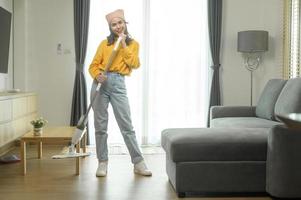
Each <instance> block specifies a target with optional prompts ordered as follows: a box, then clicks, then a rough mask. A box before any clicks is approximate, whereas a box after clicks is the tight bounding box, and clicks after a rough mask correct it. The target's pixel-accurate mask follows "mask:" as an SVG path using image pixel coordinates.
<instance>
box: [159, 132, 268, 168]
mask: <svg viewBox="0 0 301 200" xmlns="http://www.w3.org/2000/svg"><path fill="white" fill-rule="evenodd" d="M268 131H269V129H268V128H227V129H225V128H176V129H165V130H163V131H162V138H161V143H162V147H163V148H164V150H165V152H166V154H167V156H168V158H169V159H171V160H172V161H173V162H190V161H191V162H193V161H266V154H267V135H268Z"/></svg>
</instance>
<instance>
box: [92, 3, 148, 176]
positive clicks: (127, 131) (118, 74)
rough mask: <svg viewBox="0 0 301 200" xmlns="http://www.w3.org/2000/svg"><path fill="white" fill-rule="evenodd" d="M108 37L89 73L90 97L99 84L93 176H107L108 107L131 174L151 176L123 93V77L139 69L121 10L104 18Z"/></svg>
mask: <svg viewBox="0 0 301 200" xmlns="http://www.w3.org/2000/svg"><path fill="white" fill-rule="evenodd" d="M106 19H107V21H108V24H109V28H110V35H109V36H108V37H107V39H105V40H103V41H102V42H101V43H100V45H99V47H98V49H97V52H96V55H95V56H94V59H93V61H92V63H91V65H90V68H89V72H90V74H91V76H92V78H93V79H94V82H93V85H92V89H91V95H92V96H93V95H94V94H95V92H96V86H97V84H98V83H101V84H102V85H101V88H100V90H99V94H98V95H97V97H96V99H95V103H94V105H93V106H92V108H93V110H94V126H95V140H96V151H97V158H98V161H99V164H98V168H97V171H96V176H106V174H107V166H108V147H107V137H108V134H107V126H108V105H109V103H111V105H112V108H113V111H114V115H115V119H116V121H117V123H118V126H119V128H120V131H121V133H122V136H123V139H124V141H125V144H126V146H127V148H128V151H129V153H130V156H131V161H132V163H133V164H134V172H135V173H137V174H140V175H144V176H151V175H152V173H151V171H150V170H149V169H148V168H147V166H146V164H145V162H144V159H143V157H142V154H141V151H140V150H139V146H138V144H137V139H136V135H135V131H134V129H133V126H132V121H131V115H130V107H129V102H128V98H127V93H126V86H125V82H124V77H125V76H127V75H130V73H131V72H132V70H133V69H137V68H138V67H139V66H140V61H139V55H138V54H139V44H138V42H136V41H135V40H134V39H132V38H131V37H130V36H129V34H128V31H127V26H126V21H125V18H124V12H123V10H121V9H119V10H116V11H114V12H111V13H109V14H107V15H106ZM118 37H121V38H122V40H121V44H120V47H119V48H118V52H117V54H116V57H115V59H114V61H113V62H112V65H111V67H110V68H109V71H108V72H107V73H106V74H104V70H105V65H106V64H107V63H108V60H109V57H110V55H111V52H112V51H113V47H114V43H115V42H116V40H117V38H118Z"/></svg>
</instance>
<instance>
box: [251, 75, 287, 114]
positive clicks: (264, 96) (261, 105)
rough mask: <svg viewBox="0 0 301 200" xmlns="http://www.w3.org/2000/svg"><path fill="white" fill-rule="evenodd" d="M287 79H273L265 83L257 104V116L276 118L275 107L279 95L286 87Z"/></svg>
mask: <svg viewBox="0 0 301 200" xmlns="http://www.w3.org/2000/svg"><path fill="white" fill-rule="evenodd" d="M285 83H286V80H282V79H271V80H269V81H268V82H267V84H266V85H265V87H264V89H263V91H262V93H261V95H260V98H259V100H258V102H257V106H256V111H255V112H256V116H257V117H260V118H264V119H269V120H274V119H275V115H274V109H275V104H276V101H277V99H278V96H279V94H280V92H281V90H282V88H283V87H284V85H285Z"/></svg>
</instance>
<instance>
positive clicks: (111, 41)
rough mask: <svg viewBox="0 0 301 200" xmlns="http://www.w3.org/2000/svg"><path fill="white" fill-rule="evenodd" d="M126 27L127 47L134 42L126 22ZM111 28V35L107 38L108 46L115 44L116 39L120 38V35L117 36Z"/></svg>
mask: <svg viewBox="0 0 301 200" xmlns="http://www.w3.org/2000/svg"><path fill="white" fill-rule="evenodd" d="M124 24H125V25H124V27H125V30H124V33H125V34H126V38H125V43H126V45H129V44H130V43H131V41H132V40H133V39H132V38H131V36H130V34H129V32H128V29H127V26H126V24H127V22H125V21H124ZM109 28H110V35H109V36H108V37H107V40H108V46H110V45H112V44H114V41H115V39H116V38H118V35H116V34H115V33H114V32H113V31H112V29H111V26H109Z"/></svg>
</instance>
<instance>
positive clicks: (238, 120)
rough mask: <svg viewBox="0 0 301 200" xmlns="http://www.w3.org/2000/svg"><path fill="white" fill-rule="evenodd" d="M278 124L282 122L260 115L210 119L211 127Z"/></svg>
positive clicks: (262, 126)
mask: <svg viewBox="0 0 301 200" xmlns="http://www.w3.org/2000/svg"><path fill="white" fill-rule="evenodd" d="M278 124H282V123H280V122H276V121H272V120H267V119H262V118H258V117H223V118H215V119H212V120H211V121H210V127H215V128H221V127H224V128H226V127H227V128H233V127H235V128H271V127H273V126H275V125H278Z"/></svg>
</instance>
